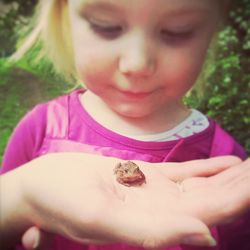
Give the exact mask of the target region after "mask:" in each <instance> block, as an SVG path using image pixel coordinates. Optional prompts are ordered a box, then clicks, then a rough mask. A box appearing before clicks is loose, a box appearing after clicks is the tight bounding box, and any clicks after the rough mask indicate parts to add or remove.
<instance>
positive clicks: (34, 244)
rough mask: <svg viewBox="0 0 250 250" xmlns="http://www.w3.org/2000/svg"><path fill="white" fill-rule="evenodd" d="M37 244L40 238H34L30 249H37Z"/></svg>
mask: <svg viewBox="0 0 250 250" xmlns="http://www.w3.org/2000/svg"><path fill="white" fill-rule="evenodd" d="M39 242H40V236H37V237H35V238H34V243H33V246H32V249H37V248H38V245H39Z"/></svg>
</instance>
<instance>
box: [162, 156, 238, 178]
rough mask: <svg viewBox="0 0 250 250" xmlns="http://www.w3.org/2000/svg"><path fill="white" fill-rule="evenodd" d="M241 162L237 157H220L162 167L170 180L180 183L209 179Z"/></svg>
mask: <svg viewBox="0 0 250 250" xmlns="http://www.w3.org/2000/svg"><path fill="white" fill-rule="evenodd" d="M240 162H241V160H240V159H239V158H237V157H235V156H220V157H214V158H210V159H203V160H193V161H187V162H183V163H172V164H171V165H170V167H165V168H164V167H162V170H163V172H164V173H165V174H166V175H167V176H168V178H170V179H172V180H174V181H179V180H184V179H186V178H190V177H209V176H212V175H216V174H218V173H220V172H222V171H224V170H226V169H228V168H230V167H233V166H235V165H237V164H239V163H240Z"/></svg>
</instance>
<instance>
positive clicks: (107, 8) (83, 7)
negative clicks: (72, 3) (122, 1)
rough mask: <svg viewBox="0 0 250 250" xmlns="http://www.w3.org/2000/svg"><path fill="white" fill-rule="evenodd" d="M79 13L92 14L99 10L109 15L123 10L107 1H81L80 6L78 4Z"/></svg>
mask: <svg viewBox="0 0 250 250" xmlns="http://www.w3.org/2000/svg"><path fill="white" fill-rule="evenodd" d="M79 7H80V12H92V11H95V10H101V11H104V12H110V13H113V12H115V13H122V12H123V10H122V8H121V6H119V5H118V4H117V3H116V2H112V3H111V1H109V2H107V1H102V0H99V1H93V0H88V1H83V3H82V4H80V6H79Z"/></svg>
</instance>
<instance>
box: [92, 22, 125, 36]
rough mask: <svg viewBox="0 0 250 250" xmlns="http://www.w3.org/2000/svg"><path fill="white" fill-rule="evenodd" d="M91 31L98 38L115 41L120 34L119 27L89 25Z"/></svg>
mask: <svg viewBox="0 0 250 250" xmlns="http://www.w3.org/2000/svg"><path fill="white" fill-rule="evenodd" d="M90 27H91V29H92V30H93V31H94V32H95V33H96V34H98V35H99V36H101V37H103V38H106V39H115V38H117V37H118V36H119V35H120V34H121V33H122V27H121V26H119V25H110V26H109V25H107V26H106V25H101V24H96V23H90Z"/></svg>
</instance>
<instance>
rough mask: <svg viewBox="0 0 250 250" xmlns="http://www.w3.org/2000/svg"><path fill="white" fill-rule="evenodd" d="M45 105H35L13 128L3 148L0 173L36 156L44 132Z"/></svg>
mask: <svg viewBox="0 0 250 250" xmlns="http://www.w3.org/2000/svg"><path fill="white" fill-rule="evenodd" d="M46 106H47V105H46V104H40V105H37V106H36V107H35V108H34V109H32V110H31V111H30V112H28V113H27V114H26V115H25V116H24V117H23V118H22V119H21V121H20V122H19V123H18V125H17V126H16V128H15V129H14V131H13V133H12V135H11V137H10V139H9V141H8V144H7V147H6V148H5V153H4V156H3V162H2V168H1V169H0V173H1V174H3V173H6V172H8V171H10V170H12V169H14V168H16V167H19V166H21V165H23V164H24V163H27V162H29V161H31V160H32V159H34V158H35V157H36V152H38V150H39V148H40V146H41V144H42V142H43V138H44V136H45V132H46Z"/></svg>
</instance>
